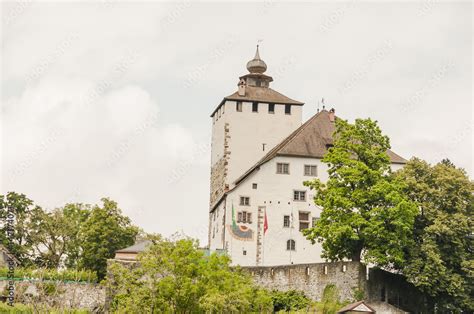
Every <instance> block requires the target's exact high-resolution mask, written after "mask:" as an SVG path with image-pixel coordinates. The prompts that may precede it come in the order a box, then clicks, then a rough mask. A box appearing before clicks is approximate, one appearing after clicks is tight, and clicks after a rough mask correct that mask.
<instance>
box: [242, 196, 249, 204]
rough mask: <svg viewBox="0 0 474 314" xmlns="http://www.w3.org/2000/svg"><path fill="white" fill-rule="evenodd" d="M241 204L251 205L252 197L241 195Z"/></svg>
mask: <svg viewBox="0 0 474 314" xmlns="http://www.w3.org/2000/svg"><path fill="white" fill-rule="evenodd" d="M240 205H241V206H250V197H247V196H241V197H240Z"/></svg>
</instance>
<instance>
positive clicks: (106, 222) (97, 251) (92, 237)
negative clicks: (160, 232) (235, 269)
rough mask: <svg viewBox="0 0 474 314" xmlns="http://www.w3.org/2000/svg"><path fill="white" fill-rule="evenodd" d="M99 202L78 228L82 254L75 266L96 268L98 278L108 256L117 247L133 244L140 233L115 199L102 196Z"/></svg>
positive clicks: (111, 254) (113, 252)
mask: <svg viewBox="0 0 474 314" xmlns="http://www.w3.org/2000/svg"><path fill="white" fill-rule="evenodd" d="M102 203H103V206H102V207H100V206H98V205H95V206H94V207H93V208H92V210H91V212H90V214H89V217H88V218H87V220H86V221H85V222H84V223H83V224H82V225H81V227H80V231H79V239H80V241H81V243H82V245H81V246H82V253H81V257H80V259H79V263H78V265H79V267H80V268H84V269H90V270H94V271H96V272H97V276H98V277H99V279H103V278H104V277H105V275H106V272H107V259H109V258H113V257H114V255H115V251H117V250H118V249H122V248H124V247H127V246H130V245H132V244H133V243H134V242H135V238H136V236H137V234H138V232H139V229H138V227H136V226H133V225H132V224H131V221H130V218H128V217H127V216H124V215H122V211H121V210H120V208H118V207H117V203H116V202H114V201H112V200H110V199H108V198H103V199H102Z"/></svg>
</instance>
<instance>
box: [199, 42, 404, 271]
mask: <svg viewBox="0 0 474 314" xmlns="http://www.w3.org/2000/svg"><path fill="white" fill-rule="evenodd" d="M247 70H248V72H249V73H247V74H245V75H243V76H241V77H240V78H239V81H238V90H237V91H236V92H235V93H233V94H232V95H230V96H227V97H224V99H223V100H222V101H221V102H220V104H219V105H218V106H217V108H216V109H215V110H214V111H213V112H212V114H211V118H212V144H211V145H212V146H211V150H212V152H211V193H210V211H209V235H208V236H209V249H210V250H211V251H214V250H223V251H225V252H226V253H227V254H228V255H229V256H230V257H231V259H232V263H233V264H234V265H241V266H274V265H291V264H305V263H319V262H323V260H322V259H321V246H320V245H319V244H314V245H313V244H311V243H310V241H309V240H307V239H306V238H305V237H304V236H303V234H302V233H301V230H303V229H306V228H310V227H312V226H313V224H314V223H315V221H316V220H317V219H318V217H319V215H320V212H321V209H320V208H318V207H317V206H316V205H315V204H314V202H313V197H314V195H313V194H312V191H311V190H309V188H307V187H305V186H304V185H303V182H304V181H307V180H311V179H314V178H319V179H320V180H322V181H323V182H324V181H326V180H327V178H328V173H327V170H328V168H327V165H326V164H324V163H323V162H321V159H322V158H323V156H324V154H325V153H326V152H327V150H328V148H329V147H331V146H332V144H333V140H332V135H333V133H334V130H335V119H336V116H335V110H334V109H331V110H329V111H328V110H325V109H323V110H322V111H319V112H317V113H316V114H315V115H313V116H312V117H311V118H310V119H308V120H307V121H306V122H305V123H302V109H303V105H304V103H303V102H300V101H296V100H293V99H291V98H289V97H287V96H285V95H283V94H281V93H279V92H277V91H275V90H273V89H272V88H270V83H271V82H272V81H273V78H272V77H271V76H269V75H267V74H265V72H266V70H267V65H266V64H265V62H264V61H263V60H262V59H261V58H260V54H259V49H258V46H257V51H256V54H255V57H254V58H253V59H252V60H250V61H249V62H248V63H247ZM387 153H388V155H389V157H390V159H391V163H392V169H393V170H397V169H399V168H401V167H403V164H404V163H405V162H406V160H405V159H403V158H402V157H400V156H399V155H397V154H396V153H394V152H392V151H390V150H389V151H388V152H387Z"/></svg>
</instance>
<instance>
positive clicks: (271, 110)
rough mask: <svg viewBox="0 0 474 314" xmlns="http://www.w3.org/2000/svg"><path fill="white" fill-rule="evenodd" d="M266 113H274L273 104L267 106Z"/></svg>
mask: <svg viewBox="0 0 474 314" xmlns="http://www.w3.org/2000/svg"><path fill="white" fill-rule="evenodd" d="M268 113H275V104H268Z"/></svg>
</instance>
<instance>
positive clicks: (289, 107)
mask: <svg viewBox="0 0 474 314" xmlns="http://www.w3.org/2000/svg"><path fill="white" fill-rule="evenodd" d="M285 114H291V105H285Z"/></svg>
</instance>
